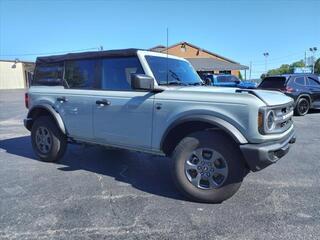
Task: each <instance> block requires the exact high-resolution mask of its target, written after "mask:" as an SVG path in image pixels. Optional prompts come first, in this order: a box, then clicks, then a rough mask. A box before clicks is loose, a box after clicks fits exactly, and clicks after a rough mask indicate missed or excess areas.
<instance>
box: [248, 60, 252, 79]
mask: <svg viewBox="0 0 320 240" xmlns="http://www.w3.org/2000/svg"><path fill="white" fill-rule="evenodd" d="M251 71H252V62H251V61H250V72H249V79H250V80H251Z"/></svg>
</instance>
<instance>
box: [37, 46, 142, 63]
mask: <svg viewBox="0 0 320 240" xmlns="http://www.w3.org/2000/svg"><path fill="white" fill-rule="evenodd" d="M138 50H140V49H136V48H128V49H117V50H108V51H94V52H81V53H67V54H63V55H53V56H46V57H37V60H36V63H54V62H62V61H67V60H75V59H90V58H101V57H131V56H136V55H137V51H138Z"/></svg>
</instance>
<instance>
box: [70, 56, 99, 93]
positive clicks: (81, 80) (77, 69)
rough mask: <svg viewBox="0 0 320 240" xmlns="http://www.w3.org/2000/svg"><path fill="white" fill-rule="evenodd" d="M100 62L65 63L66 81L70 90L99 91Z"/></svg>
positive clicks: (77, 61)
mask: <svg viewBox="0 0 320 240" xmlns="http://www.w3.org/2000/svg"><path fill="white" fill-rule="evenodd" d="M100 62H101V61H100V60H97V59H92V60H75V61H66V62H65V77H64V78H65V80H66V81H67V83H68V85H69V88H75V89H97V88H98V87H99V82H100V79H101V74H100V72H101V65H100Z"/></svg>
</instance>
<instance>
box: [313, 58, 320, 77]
mask: <svg viewBox="0 0 320 240" xmlns="http://www.w3.org/2000/svg"><path fill="white" fill-rule="evenodd" d="M314 73H316V74H320V58H318V60H317V61H316V63H315V65H314Z"/></svg>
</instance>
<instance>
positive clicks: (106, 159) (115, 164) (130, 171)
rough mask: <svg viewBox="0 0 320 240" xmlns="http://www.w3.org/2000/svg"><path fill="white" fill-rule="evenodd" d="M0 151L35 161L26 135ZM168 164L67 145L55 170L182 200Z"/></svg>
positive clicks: (128, 153)
mask: <svg viewBox="0 0 320 240" xmlns="http://www.w3.org/2000/svg"><path fill="white" fill-rule="evenodd" d="M0 148H2V149H5V150H6V151H7V152H8V153H10V154H14V155H17V156H21V157H25V158H26V159H28V160H35V161H39V160H38V159H37V158H36V157H35V155H34V153H33V151H32V146H31V142H30V137H29V136H24V137H17V138H11V139H6V140H2V141H0ZM169 161H170V159H168V158H164V157H158V156H153V155H150V154H144V153H136V152H131V151H127V150H118V149H107V148H104V147H99V146H87V145H84V146H82V145H71V144H69V145H68V150H67V152H66V154H65V156H64V157H63V158H62V159H61V160H60V161H59V162H57V170H58V171H76V170H80V169H81V170H86V171H89V172H93V173H97V174H101V175H106V176H110V177H113V178H114V179H115V180H116V181H120V182H124V183H127V184H130V185H131V186H132V187H134V188H137V189H139V190H141V191H144V192H148V193H151V194H155V195H159V196H163V197H167V198H173V199H180V200H181V199H183V200H185V199H184V198H183V197H182V196H181V195H180V194H179V192H178V190H177V189H176V188H175V186H174V184H173V181H172V178H171V173H170V166H169V164H170V162H169ZM48 164H49V163H48Z"/></svg>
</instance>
